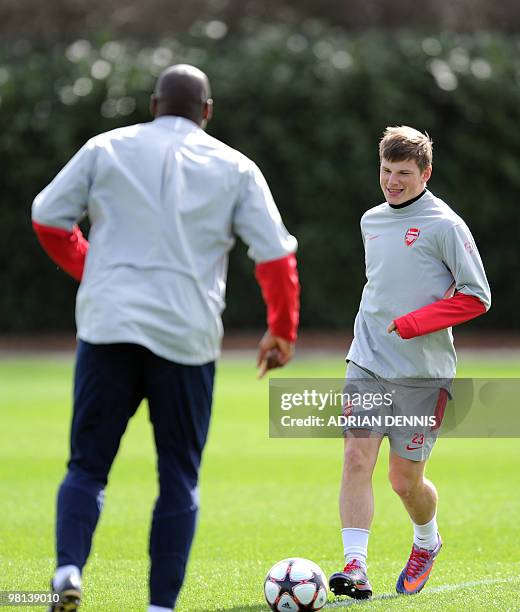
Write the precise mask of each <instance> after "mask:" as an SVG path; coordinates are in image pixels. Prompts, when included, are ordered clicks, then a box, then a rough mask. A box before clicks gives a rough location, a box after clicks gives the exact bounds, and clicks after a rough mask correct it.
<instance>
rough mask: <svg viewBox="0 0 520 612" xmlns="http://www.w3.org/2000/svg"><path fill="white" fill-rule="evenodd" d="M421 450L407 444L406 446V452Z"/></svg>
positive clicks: (418, 447) (419, 447)
mask: <svg viewBox="0 0 520 612" xmlns="http://www.w3.org/2000/svg"><path fill="white" fill-rule="evenodd" d="M421 448H422V446H410V445H409V444H407V446H406V450H420V449H421Z"/></svg>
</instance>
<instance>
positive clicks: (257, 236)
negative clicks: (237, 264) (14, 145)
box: [33, 65, 299, 612]
mask: <svg viewBox="0 0 520 612" xmlns="http://www.w3.org/2000/svg"><path fill="white" fill-rule="evenodd" d="M151 111H152V114H153V116H154V120H153V121H151V122H149V123H143V124H138V125H132V126H129V127H125V128H121V129H116V130H113V131H110V132H107V133H104V134H100V135H98V136H96V137H94V138H92V139H91V140H89V141H88V142H87V143H86V144H85V146H83V147H82V148H81V150H80V151H79V152H78V153H77V154H76V155H75V156H74V157H73V158H72V159H71V161H70V162H69V163H68V164H67V165H66V166H65V167H64V168H63V170H62V171H61V172H60V173H59V174H58V175H57V176H56V178H55V179H54V180H53V181H52V182H51V183H50V184H49V185H48V187H46V188H45V189H44V190H43V191H42V192H41V193H40V194H39V195H38V196H37V197H36V199H35V201H34V204H33V224H34V228H35V231H36V233H37V235H38V238H39V239H40V241H41V243H42V245H43V247H44V249H45V250H46V251H47V253H48V254H49V255H50V257H51V258H52V259H53V260H54V261H55V262H56V263H57V264H58V265H59V266H60V267H61V268H63V269H64V270H65V271H66V272H68V273H69V274H71V275H72V276H73V277H74V278H76V279H77V280H79V281H81V285H80V287H79V291H78V295H77V300H76V322H77V335H78V348H77V360H76V370H75V379H74V409H73V417H72V427H71V441H70V445H71V453H70V460H69V463H68V472H67V474H66V476H65V479H64V480H63V482H62V484H61V486H60V488H59V492H58V499H57V524H56V537H57V570H56V573H55V575H54V578H53V583H52V588H53V589H54V591H55V592H56V593H58V594H59V596H60V602H59V603H58V604H56V605H55V606H53V607H52V608H51V610H53V611H55V612H64V611H67V612H71V611H74V610H76V609H77V607H78V606H79V604H80V599H81V572H82V569H83V567H84V565H85V563H86V561H87V558H88V556H89V552H90V548H91V542H92V537H93V534H94V530H95V528H96V524H97V522H98V519H99V515H100V511H101V508H102V506H103V499H104V489H105V486H106V484H107V480H108V474H109V471H110V468H111V465H112V462H113V460H114V458H115V456H116V453H117V450H118V448H119V444H120V441H121V437H122V436H123V434H124V432H125V429H126V426H127V424H128V421H129V419H130V418H131V417H132V416H133V414H134V413H135V411H136V410H137V407H138V406H139V404H140V402H141V400H143V399H144V398H146V399H147V400H148V408H149V414H150V421H151V424H152V427H153V433H154V439H155V446H156V450H157V472H158V479H159V497H158V499H157V501H156V504H155V508H154V510H153V516H152V525H151V530H150V547H149V553H150V561H151V564H150V575H149V586H150V606H149V608H148V610H149V611H150V612H160V611H167V610H172V608H174V606H175V602H176V600H177V596H178V593H179V590H180V588H181V585H182V582H183V579H184V574H185V567H186V562H187V559H188V554H189V551H190V547H191V543H192V539H193V535H194V531H195V519H196V515H197V509H198V505H199V502H198V488H197V482H198V475H199V466H200V462H201V455H202V451H203V448H204V445H205V442H206V436H207V433H208V427H209V421H210V413H211V404H212V392H213V378H214V370H215V366H214V362H215V360H216V359H217V357H218V356H219V352H220V340H221V336H222V321H221V313H222V310H223V308H224V297H225V287H226V273H227V264H228V253H229V251H230V250H231V248H232V246H233V244H234V235H235V234H236V235H238V236H240V237H241V238H242V239H243V240H244V242H245V243H246V244H247V245H248V246H249V256H250V257H251V258H252V259H253V260H254V261H255V262H256V278H257V280H258V282H259V284H260V286H261V290H262V294H263V297H264V299H265V301H266V304H267V316H268V331H267V332H266V334H265V335H264V337H263V338H262V340H261V341H260V344H259V352H258V365H259V366H260V376H262V375H263V374H265V372H266V371H267V370H268V369H270V368H273V367H280V366H283V365H284V364H286V363H287V362H288V361H289V360H290V359H291V357H292V354H293V343H294V341H295V338H296V331H297V325H298V313H299V283H298V274H297V269H296V259H295V256H294V252H295V251H296V246H297V243H296V239H295V238H294V237H293V236H291V235H290V234H289V233H288V232H287V230H286V228H285V227H284V225H283V223H282V220H281V217H280V214H279V212H278V209H277V207H276V205H275V203H274V201H273V198H272V195H271V193H270V191H269V188H268V186H267V183H266V181H265V179H264V177H263V176H262V174H261V172H260V170H259V169H258V167H257V166H256V165H255V164H254V163H253V162H252V161H250V160H249V159H248V158H247V157H245V156H244V155H242V154H241V153H239V152H238V151H236V150H234V149H232V148H230V147H229V146H226V145H225V144H223V143H222V142H220V141H218V140H216V139H215V138H212V137H211V136H209V135H208V134H206V132H205V131H204V129H203V128H204V127H205V125H206V122H207V121H208V120H209V119H210V118H211V114H212V99H211V97H210V86H209V82H208V79H207V77H206V75H205V74H204V73H203V72H201V71H200V70H198V69H197V68H195V67H193V66H189V65H175V66H172V67H170V68H168V69H167V70H165V71H164V72H163V73H162V74H161V75H160V77H159V79H158V81H157V84H156V87H155V93H154V94H153V96H152V99H151ZM85 215H88V218H89V220H90V224H91V230H90V234H89V241H88V242H87V240H86V239H85V238H84V237H83V235H82V233H81V231H80V229H79V228H78V226H77V223H78V221H79V220H80V219H82V218H83V217H84V216H85ZM105 608H106V609H110V610H116V609H121V606H120V605H118V603H117V602H106V606H104V609H105Z"/></svg>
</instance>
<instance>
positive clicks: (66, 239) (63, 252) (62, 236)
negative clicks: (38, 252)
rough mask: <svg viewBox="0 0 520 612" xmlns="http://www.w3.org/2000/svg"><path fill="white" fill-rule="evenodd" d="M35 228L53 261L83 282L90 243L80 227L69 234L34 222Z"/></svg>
mask: <svg viewBox="0 0 520 612" xmlns="http://www.w3.org/2000/svg"><path fill="white" fill-rule="evenodd" d="M33 228H34V231H35V232H36V235H37V236H38V240H39V241H40V244H41V245H42V247H43V249H44V250H45V252H46V253H47V255H48V256H49V257H50V258H51V259H52V261H54V263H56V264H57V265H58V266H59V267H60V268H62V269H63V270H65V272H67V273H68V274H70V275H71V276H72V277H73V278H75V279H76V280H77V281H81V278H82V276H83V268H84V267H85V257H86V256H87V251H88V241H87V240H86V239H85V238H84V236H83V234H82V233H81V230H80V229H79V227H78V226H77V225H75V226H74V227H73V228H72V231H71V232H68V231H67V230H64V229H61V228H59V227H49V226H47V225H40V224H39V223H36V222H34V221H33Z"/></svg>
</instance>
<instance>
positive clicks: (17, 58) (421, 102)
mask: <svg viewBox="0 0 520 612" xmlns="http://www.w3.org/2000/svg"><path fill="white" fill-rule="evenodd" d="M200 31H201V35H200V36H196V35H194V34H192V35H191V36H190V37H187V38H185V39H184V40H182V41H180V40H173V39H168V40H163V41H160V42H157V45H156V46H155V47H147V48H142V47H140V46H139V45H138V44H137V43H135V42H124V41H102V40H101V41H97V42H94V43H88V42H86V41H78V42H76V43H74V44H73V45H72V46H70V47H67V48H60V47H54V48H52V49H48V50H38V49H31V48H30V45H29V44H28V43H26V42H22V43H20V44H17V45H14V46H13V47H11V48H9V49H3V50H1V51H0V168H1V170H0V172H1V177H2V179H1V183H2V189H1V191H0V198H1V201H0V222H1V227H2V241H1V246H0V275H1V276H0V282H1V293H0V321H1V323H0V325H1V330H2V331H13V332H26V331H27V332H33V331H36V330H63V329H70V328H71V327H72V325H73V302H74V294H75V283H74V282H73V281H72V280H70V279H68V278H67V277H66V276H65V275H64V274H63V273H61V272H59V271H57V270H56V269H55V267H54V266H53V265H52V264H51V263H50V262H49V261H48V260H47V259H46V258H45V257H44V255H43V253H42V252H41V251H40V249H39V246H38V244H37V242H36V240H35V238H34V236H33V234H32V232H31V229H30V213H29V209H30V204H31V201H32V199H33V197H34V196H35V195H36V193H38V191H39V190H40V189H41V188H43V187H44V186H45V184H46V183H47V182H48V181H49V180H50V179H51V178H52V177H53V176H54V174H55V173H56V172H57V171H58V170H59V169H60V167H61V166H62V165H63V164H64V163H65V162H66V161H67V160H68V158H69V157H70V156H71V155H72V154H73V153H74V151H75V150H76V149H77V148H78V147H79V146H80V145H81V144H82V143H83V142H84V141H85V140H86V139H87V138H89V137H90V136H92V135H94V134H96V133H98V132H101V131H105V130H108V129H111V128H114V127H117V126H120V125H124V124H127V123H134V122H138V121H143V120H147V119H148V100H149V94H150V91H151V89H152V87H153V83H154V80H155V76H156V75H157V74H158V73H159V72H160V70H161V69H162V68H163V67H164V66H165V65H168V64H170V63H174V62H179V61H187V62H190V63H194V64H196V65H198V66H199V67H201V68H202V69H203V70H205V71H206V72H207V73H208V75H209V76H210V79H211V81H212V85H213V93H214V98H215V117H214V120H213V121H212V122H211V124H210V126H209V131H210V132H211V133H212V134H213V135H215V136H216V137H218V138H221V139H222V140H224V141H225V142H227V143H229V144H230V145H232V146H234V147H236V148H238V149H240V150H242V151H243V152H244V153H246V154H247V155H249V156H250V157H252V158H253V159H254V160H255V161H256V162H257V163H258V164H259V166H260V167H261V168H262V170H263V171H264V174H265V175H266V177H267V179H268V181H269V183H270V185H271V187H272V190H273V193H274V195H275V198H276V200H277V202H278V205H279V208H280V210H281V211H282V214H283V216H284V219H285V220H286V224H287V226H288V227H289V229H290V230H291V231H292V232H293V233H294V234H295V235H296V236H297V237H298V240H299V243H300V250H299V262H300V270H301V280H302V286H303V293H302V324H303V325H304V326H305V327H308V328H311V327H312V328H319V327H348V326H350V325H351V324H352V321H353V317H354V315H355V312H356V309H357V306H358V303H359V297H360V292H361V288H362V285H363V280H364V269H363V253H362V246H361V240H360V237H359V218H360V216H361V215H362V213H363V212H364V211H365V210H366V209H367V208H369V207H370V206H372V205H374V204H378V203H379V202H380V201H381V195H380V191H379V186H378V157H377V141H378V139H379V137H380V134H381V132H382V130H383V129H384V128H385V126H387V125H396V124H402V123H406V124H410V125H413V126H415V127H417V128H419V129H421V130H427V131H428V132H429V133H430V134H431V135H432V137H433V139H434V141H435V161H434V174H433V178H432V180H431V182H430V187H431V189H432V190H433V191H434V192H435V193H436V194H437V195H439V196H441V197H443V198H445V199H447V201H448V202H449V203H450V204H451V205H452V206H453V208H454V209H455V210H457V211H458V212H460V213H461V214H462V215H463V216H464V217H465V218H466V220H467V222H468V224H469V225H470V227H471V229H472V231H473V233H474V235H475V237H476V240H477V243H478V245H479V247H480V251H481V254H482V257H483V259H484V262H485V264H486V268H487V271H488V276H489V279H490V282H491V285H492V289H493V291H494V307H493V309H492V311H491V312H490V313H489V314H488V315H487V316H486V317H483V318H481V319H479V320H477V321H476V322H475V323H474V324H473V326H474V327H482V328H484V327H487V328H509V329H511V328H514V327H517V324H516V323H515V322H514V321H513V312H514V309H515V304H518V303H519V301H520V295H519V284H518V282H517V278H518V272H517V270H518V259H519V256H518V240H519V225H520V223H519V219H520V215H519V212H518V201H519V195H520V163H519V160H520V130H519V127H518V126H519V125H520V86H519V83H520V57H519V48H520V46H519V45H520V40H519V39H518V38H512V37H504V36H501V35H498V34H489V33H480V34H475V35H472V36H459V35H456V34H447V33H444V34H442V35H435V36H434V35H418V34H413V33H410V32H402V33H400V34H399V35H395V34H394V35H385V34H383V33H379V32H368V33H359V34H356V35H345V34H342V33H341V32H338V31H325V30H323V29H322V28H321V27H320V26H319V25H318V24H315V23H314V24H311V26H309V30H308V31H305V32H293V31H288V30H286V29H285V28H284V27H282V26H276V27H274V26H273V27H266V28H264V29H262V30H261V31H258V32H256V33H255V35H254V36H250V37H243V38H239V39H233V38H230V37H227V38H226V37H225V38H223V39H220V40H215V39H211V38H208V37H207V36H203V35H202V33H203V32H205V31H207V30H204V28H201V30H200ZM388 256H389V257H391V253H389V255H388ZM252 272H253V269H252V264H251V262H249V260H247V258H246V257H245V250H244V249H243V248H238V249H237V250H236V251H235V252H234V253H233V256H232V262H231V266H230V277H229V285H228V310H227V313H226V322H227V325H228V327H253V326H258V325H263V322H264V310H263V306H262V303H261V299H260V294H259V291H258V289H257V288H256V285H255V282H254V280H253V276H252Z"/></svg>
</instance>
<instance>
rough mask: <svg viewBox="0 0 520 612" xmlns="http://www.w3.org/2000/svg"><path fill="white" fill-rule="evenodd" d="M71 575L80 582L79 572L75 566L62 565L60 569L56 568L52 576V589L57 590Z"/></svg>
mask: <svg viewBox="0 0 520 612" xmlns="http://www.w3.org/2000/svg"><path fill="white" fill-rule="evenodd" d="M71 574H75V575H76V576H77V577H78V578H79V581H80V582H81V572H80V571H79V567H76V566H75V565H62V566H61V567H58V569H57V570H56V572H55V574H54V578H53V579H52V586H53V588H55V589H59V588H60V586H61V585H62V584H63V583H64V582H65V580H66V579H67V578H68V577H69V576H70V575H71Z"/></svg>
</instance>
